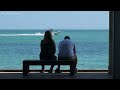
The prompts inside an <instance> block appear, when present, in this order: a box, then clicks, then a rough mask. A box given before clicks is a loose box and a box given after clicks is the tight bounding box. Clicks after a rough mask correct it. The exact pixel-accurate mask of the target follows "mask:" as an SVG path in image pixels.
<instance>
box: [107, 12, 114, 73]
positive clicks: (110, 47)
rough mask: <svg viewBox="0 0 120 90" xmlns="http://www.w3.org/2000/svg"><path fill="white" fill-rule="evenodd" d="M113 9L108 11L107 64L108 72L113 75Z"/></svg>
mask: <svg viewBox="0 0 120 90" xmlns="http://www.w3.org/2000/svg"><path fill="white" fill-rule="evenodd" d="M113 60H114V11H109V66H108V74H109V75H113V66H114V61H113Z"/></svg>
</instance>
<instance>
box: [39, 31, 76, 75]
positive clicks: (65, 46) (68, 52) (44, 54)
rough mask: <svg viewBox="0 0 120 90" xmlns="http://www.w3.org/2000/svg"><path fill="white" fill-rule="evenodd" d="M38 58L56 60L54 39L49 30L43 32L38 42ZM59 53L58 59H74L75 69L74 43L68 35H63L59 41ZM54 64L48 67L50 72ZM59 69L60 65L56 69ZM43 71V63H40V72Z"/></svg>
mask: <svg viewBox="0 0 120 90" xmlns="http://www.w3.org/2000/svg"><path fill="white" fill-rule="evenodd" d="M40 49H41V52H40V55H39V57H40V60H57V57H56V56H55V53H56V45H55V41H54V40H53V39H52V33H51V31H50V30H48V31H46V32H45V35H44V39H43V40H41V42H40ZM58 50H59V54H58V60H75V70H76V65H77V55H76V49H75V44H74V43H73V42H72V41H71V40H70V37H69V36H65V38H64V40H63V41H61V42H60V43H59V47H58ZM53 67H54V65H51V67H50V73H52V71H53ZM56 71H57V72H59V71H60V65H58V68H57V70H56ZM43 72H44V65H42V73H43Z"/></svg>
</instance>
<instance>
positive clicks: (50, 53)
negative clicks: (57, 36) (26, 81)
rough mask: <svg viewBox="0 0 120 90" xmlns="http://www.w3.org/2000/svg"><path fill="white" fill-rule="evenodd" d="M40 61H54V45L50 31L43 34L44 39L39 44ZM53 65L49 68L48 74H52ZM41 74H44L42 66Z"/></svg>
mask: <svg viewBox="0 0 120 90" xmlns="http://www.w3.org/2000/svg"><path fill="white" fill-rule="evenodd" d="M40 49H41V52H40V60H56V59H57V57H56V56H55V52H56V45H55V42H54V40H53V39H52V33H51V31H50V30H48V31H46V32H45V34H44V39H43V40H41V43H40ZM53 67H54V65H51V67H50V73H52V70H53ZM42 72H44V65H42Z"/></svg>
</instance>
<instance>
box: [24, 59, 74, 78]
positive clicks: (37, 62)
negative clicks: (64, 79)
mask: <svg viewBox="0 0 120 90" xmlns="http://www.w3.org/2000/svg"><path fill="white" fill-rule="evenodd" d="M30 65H70V75H71V76H73V75H74V73H75V71H74V67H75V64H74V61H73V60H71V61H65V60H64V61H63V60H57V61H49V60H46V61H40V60H24V61H23V76H27V74H28V73H29V66H30Z"/></svg>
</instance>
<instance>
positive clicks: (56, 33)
mask: <svg viewBox="0 0 120 90" xmlns="http://www.w3.org/2000/svg"><path fill="white" fill-rule="evenodd" d="M60 32H61V31H57V32H52V34H54V35H58V34H59V33H60Z"/></svg>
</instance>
